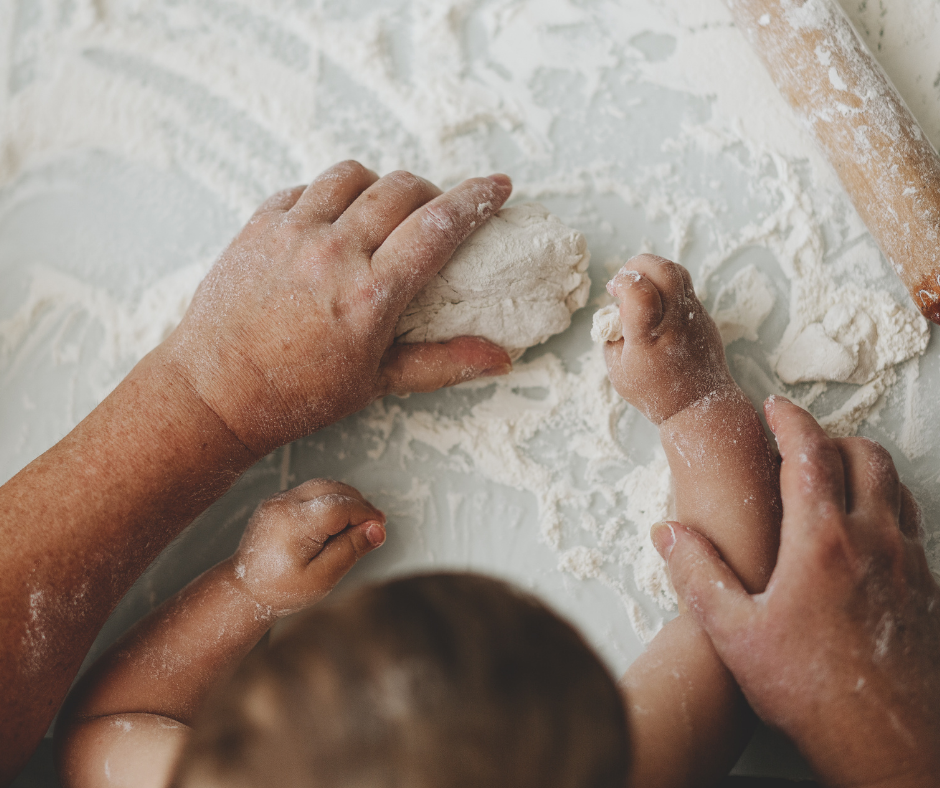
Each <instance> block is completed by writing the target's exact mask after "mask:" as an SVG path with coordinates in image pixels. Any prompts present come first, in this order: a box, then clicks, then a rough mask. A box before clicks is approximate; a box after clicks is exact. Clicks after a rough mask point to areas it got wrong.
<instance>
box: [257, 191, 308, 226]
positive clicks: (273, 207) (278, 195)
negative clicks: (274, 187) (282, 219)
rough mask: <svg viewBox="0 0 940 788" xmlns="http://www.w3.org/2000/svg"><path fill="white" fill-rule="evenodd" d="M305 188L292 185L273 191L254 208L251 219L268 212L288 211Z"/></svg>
mask: <svg viewBox="0 0 940 788" xmlns="http://www.w3.org/2000/svg"><path fill="white" fill-rule="evenodd" d="M306 188H307V187H306V186H292V187H291V188H289V189H281V190H280V191H279V192H275V193H274V194H272V195H271V196H270V197H268V199H266V200H265V201H264V202H263V203H261V205H259V206H258V207H257V208H256V209H255V212H254V214H253V215H252V219H257V218H258V217H259V216H263V215H264V214H268V213H284V212H285V211H289V210H290V209H291V208H293V207H294V204H295V203H296V202H297V200H298V199H300V195H301V194H303V193H304V189H306Z"/></svg>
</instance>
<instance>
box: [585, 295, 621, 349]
mask: <svg viewBox="0 0 940 788" xmlns="http://www.w3.org/2000/svg"><path fill="white" fill-rule="evenodd" d="M591 339H593V340H594V341H595V342H598V343H600V344H603V343H604V342H616V341H618V340H620V339H623V326H622V325H621V323H620V307H619V306H617V305H616V304H608V305H607V306H604V307H601V308H600V309H598V310H597V311H596V312H595V313H594V325H593V326H591Z"/></svg>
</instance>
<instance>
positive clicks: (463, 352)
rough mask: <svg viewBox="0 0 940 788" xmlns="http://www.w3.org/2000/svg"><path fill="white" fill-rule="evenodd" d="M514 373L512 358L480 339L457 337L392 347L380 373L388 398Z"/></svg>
mask: <svg viewBox="0 0 940 788" xmlns="http://www.w3.org/2000/svg"><path fill="white" fill-rule="evenodd" d="M511 370H512V361H511V360H510V358H509V354H508V353H506V351H505V350H503V348H501V347H500V346H499V345H494V344H493V343H492V342H488V341H487V340H485V339H482V338H480V337H456V338H455V339H452V340H450V341H449V342H442V343H433V342H428V343H422V344H415V345H392V346H391V347H390V348H389V349H388V351H387V352H386V354H385V357H384V358H383V360H382V367H381V370H380V374H381V381H382V387H381V390H382V391H383V393H384V394H412V393H419V392H425V391H437V389H440V388H444V387H445V386H453V385H456V384H457V383H463V382H464V381H467V380H473V379H475V378H480V377H492V376H495V375H504V374H506V373H507V372H509V371H511Z"/></svg>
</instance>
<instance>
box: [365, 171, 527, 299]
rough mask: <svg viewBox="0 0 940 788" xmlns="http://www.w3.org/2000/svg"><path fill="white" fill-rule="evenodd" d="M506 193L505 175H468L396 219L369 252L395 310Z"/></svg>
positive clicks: (509, 188) (493, 210) (495, 208)
mask: <svg viewBox="0 0 940 788" xmlns="http://www.w3.org/2000/svg"><path fill="white" fill-rule="evenodd" d="M511 193H512V183H511V182H510V180H509V178H508V177H506V176H505V175H491V176H490V177H489V178H471V179H470V180H467V181H464V182H463V183H461V184H459V185H458V186H455V187H454V188H453V189H451V190H450V191H449V192H447V193H446V194H442V195H441V196H440V197H436V198H435V199H433V200H431V202H429V203H427V204H426V205H425V206H423V207H422V208H421V209H419V210H417V211H415V212H414V213H413V214H412V215H411V216H409V217H408V219H407V220H406V221H404V222H402V223H401V224H400V225H399V226H398V227H397V228H395V230H394V232H392V234H391V235H390V236H389V237H388V239H387V240H386V241H385V243H383V244H382V246H381V247H380V248H379V249H378V250H377V251H376V252H375V254H374V255H373V256H372V267H373V270H374V271H375V275H376V278H377V279H378V280H379V281H380V282H381V283H382V285H383V287H384V289H385V291H386V292H387V293H389V296H390V301H389V308H390V309H391V310H392V311H393V312H394V314H396V315H397V314H400V313H401V311H402V310H403V309H404V308H405V306H406V305H407V304H408V302H409V301H411V299H412V298H414V296H415V295H416V294H417V292H418V291H419V290H420V289H421V288H422V287H424V285H425V284H427V282H428V280H429V279H430V278H431V277H432V276H433V275H434V274H436V273H437V272H438V271H440V270H441V268H443V267H444V263H446V262H447V261H448V260H449V259H450V258H451V255H453V253H454V250H455V249H456V248H457V247H458V246H460V244H461V243H463V241H464V239H465V238H466V237H467V236H468V235H470V233H472V232H473V231H474V230H475V229H476V228H477V227H479V226H480V225H481V224H483V223H484V222H485V221H487V219H489V218H490V217H491V216H492V215H493V214H494V213H496V212H497V211H498V210H499V209H500V208H501V207H502V205H503V203H504V202H506V200H507V199H508V198H509V195H510V194H511Z"/></svg>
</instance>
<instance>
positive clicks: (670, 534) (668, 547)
mask: <svg viewBox="0 0 940 788" xmlns="http://www.w3.org/2000/svg"><path fill="white" fill-rule="evenodd" d="M650 539H652V540H653V547H655V548H656V551H657V552H658V553H659V554H660V555H661V556H662V557H663V558H665V559H666V560H669V554H670V553H672V548H673V547H675V546H676V531H675V529H674V528H673V527H672V526H671V525H670V524H669V523H656V524H655V525H654V526H653V527H652V528H650Z"/></svg>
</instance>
